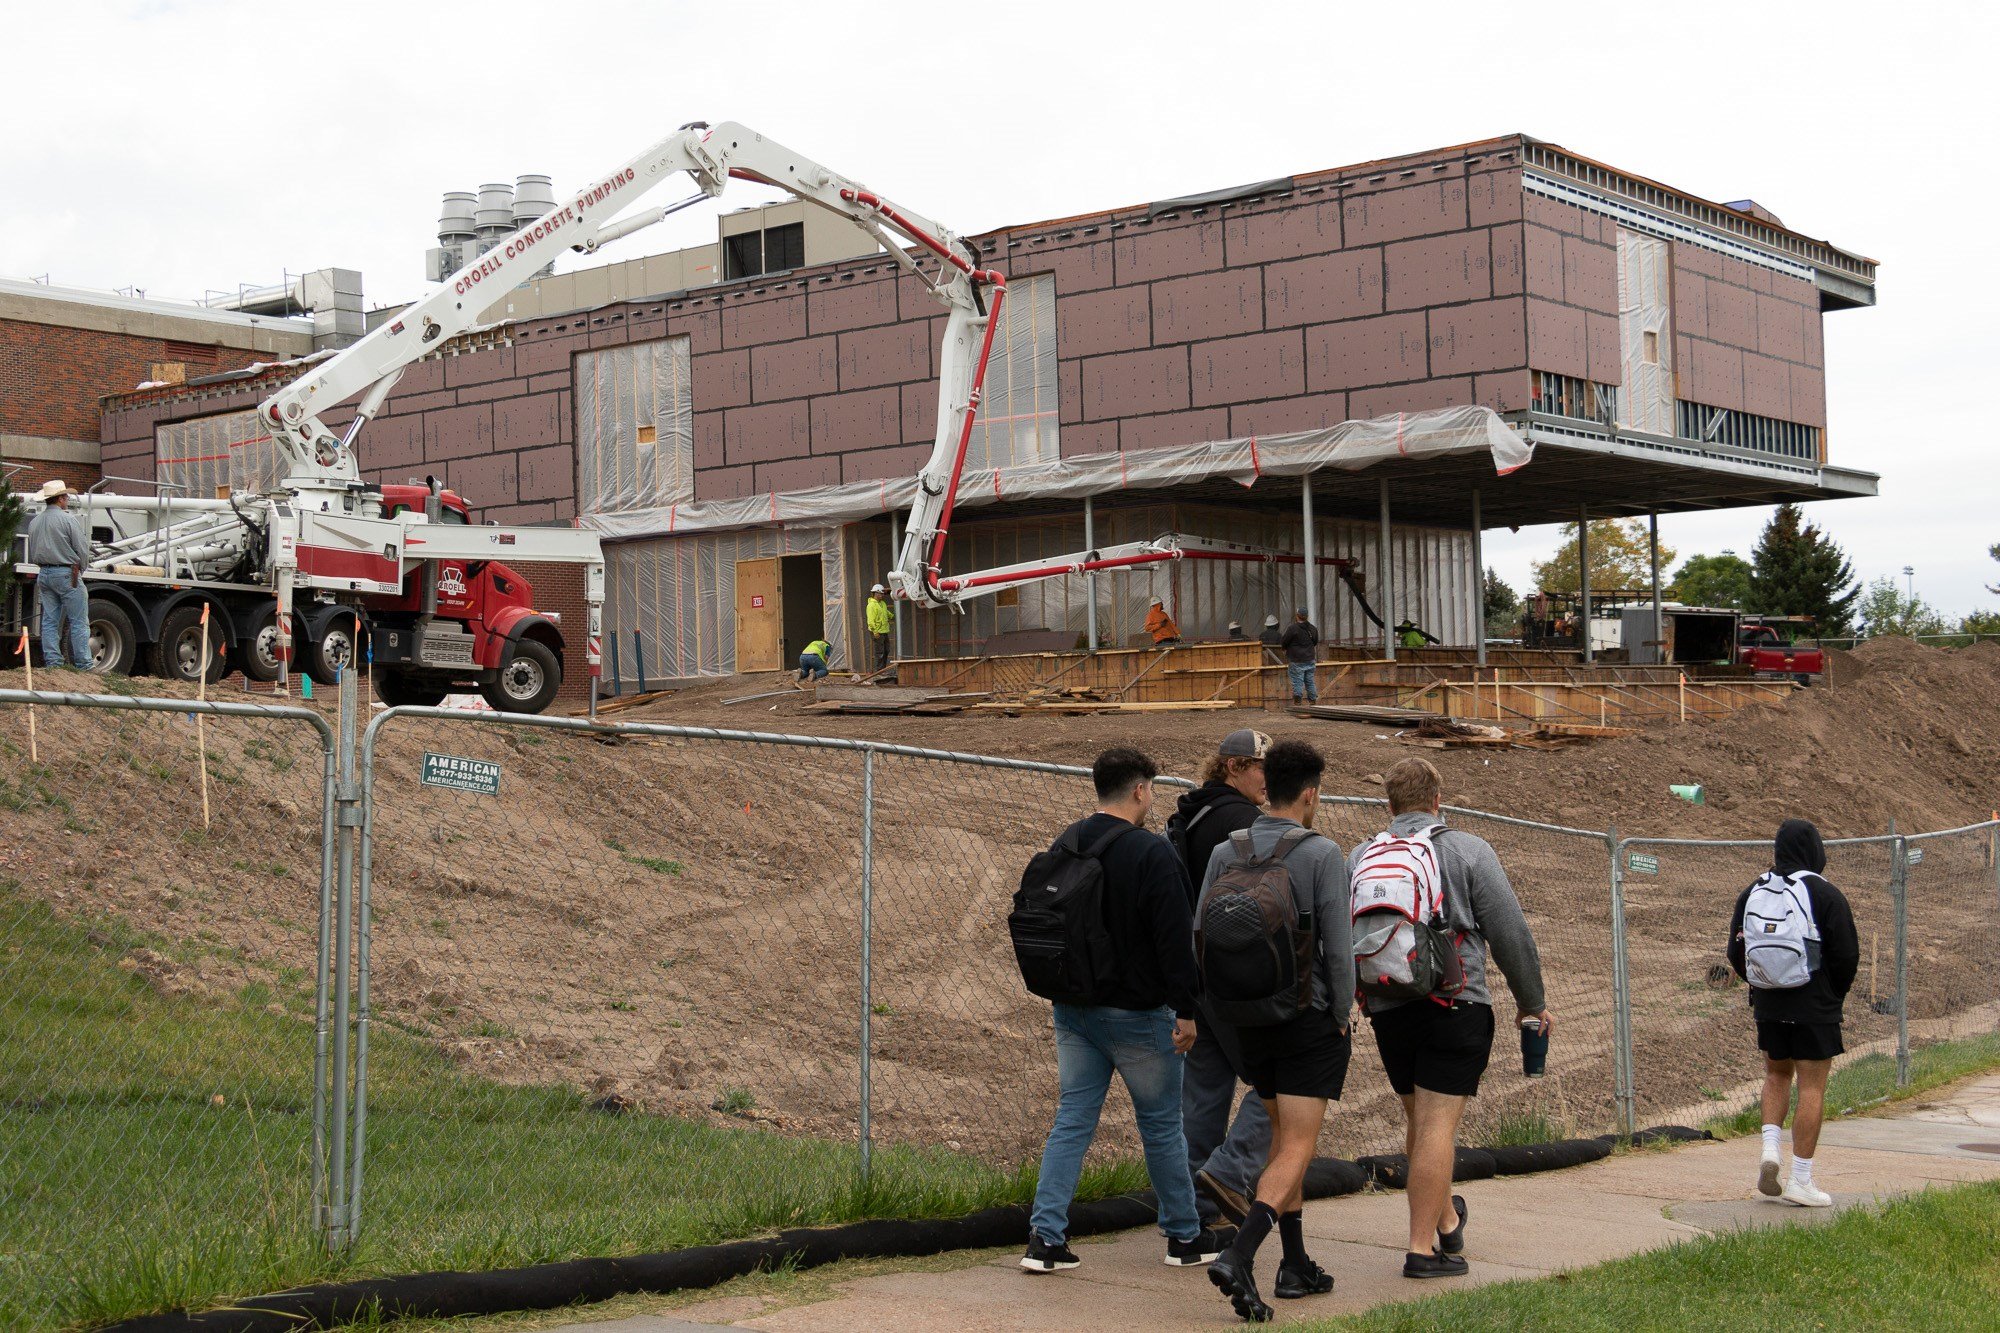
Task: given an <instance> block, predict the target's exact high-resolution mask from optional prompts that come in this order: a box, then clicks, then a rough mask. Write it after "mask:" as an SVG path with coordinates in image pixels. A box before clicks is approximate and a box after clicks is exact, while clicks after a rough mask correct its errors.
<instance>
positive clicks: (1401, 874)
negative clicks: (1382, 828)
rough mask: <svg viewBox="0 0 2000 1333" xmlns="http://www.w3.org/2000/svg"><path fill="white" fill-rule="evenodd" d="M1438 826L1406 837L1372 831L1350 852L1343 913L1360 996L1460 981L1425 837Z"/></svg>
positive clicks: (1440, 991) (1421, 992) (1427, 990)
mask: <svg viewBox="0 0 2000 1333" xmlns="http://www.w3.org/2000/svg"><path fill="white" fill-rule="evenodd" d="M1443 827H1444V826H1443V825H1442V824H1440V825H1437V826H1436V827H1435V828H1430V829H1424V830H1422V831H1420V832H1417V833H1413V834H1410V835H1409V836H1407V837H1405V836H1402V835H1399V834H1394V833H1378V834H1376V835H1375V837H1374V838H1372V839H1371V840H1370V841H1369V843H1368V845H1367V846H1366V847H1363V848H1362V849H1361V850H1360V852H1358V853H1357V854H1356V855H1355V858H1354V868H1353V869H1352V871H1350V872H1349V875H1348V916H1349V919H1350V922H1351V924H1352V938H1353V941H1354V976H1355V984H1356V988H1357V989H1358V990H1359V991H1360V992H1361V994H1362V995H1364V996H1374V997H1376V998H1378V999H1388V1000H1416V999H1425V998H1436V997H1449V996H1452V995H1456V994H1457V993H1458V992H1459V991H1461V990H1463V989H1465V970H1464V967H1463V966H1462V965H1461V963H1460V962H1459V957H1458V949H1457V947H1456V943H1455V941H1454V939H1453V938H1452V935H1451V933H1450V929H1449V926H1448V924H1447V922H1446V920H1445V910H1444V876H1443V875H1442V874H1441V873H1440V872H1439V870H1438V859H1437V848H1436V847H1434V846H1433V845H1432V844H1431V835H1432V834H1433V833H1435V832H1437V831H1439V830H1440V829H1442V828H1443ZM1447 1002H1449V1001H1448V999H1447Z"/></svg>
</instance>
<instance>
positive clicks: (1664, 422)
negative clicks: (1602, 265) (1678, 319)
mask: <svg viewBox="0 0 2000 1333" xmlns="http://www.w3.org/2000/svg"><path fill="white" fill-rule="evenodd" d="M1673 272H1674V266H1673V252H1672V247H1671V246H1670V245H1669V243H1668V242H1666V241H1664V240H1661V239H1660V238H1659V237H1657V236H1643V235H1641V234H1640V233H1638V232H1635V231H1627V230H1626V229H1624V228H1623V227H1621V228H1619V229H1618V344H1619V350H1620V352H1621V354H1622V355H1623V357H1624V364H1625V392H1624V393H1623V394H1621V395H1619V399H1618V407H1619V415H1620V416H1621V418H1622V420H1621V422H1620V424H1621V425H1625V426H1629V427H1630V428H1631V429H1633V430H1636V431H1644V432H1645V433H1646V434H1649V435H1672V434H1673V433H1674V424H1675V422H1674V416H1675V413H1674V329H1673V309H1674V304H1673V303H1674V297H1673Z"/></svg>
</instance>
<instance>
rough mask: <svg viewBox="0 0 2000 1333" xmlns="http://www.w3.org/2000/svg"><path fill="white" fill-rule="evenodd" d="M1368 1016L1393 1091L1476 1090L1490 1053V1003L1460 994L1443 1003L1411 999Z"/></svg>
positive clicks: (1456, 1093) (1473, 1093) (1468, 1093)
mask: <svg viewBox="0 0 2000 1333" xmlns="http://www.w3.org/2000/svg"><path fill="white" fill-rule="evenodd" d="M1368 1017H1369V1020H1370V1021H1371V1022H1373V1023H1374V1025H1375V1049H1376V1050H1378V1051H1380V1052H1382V1068H1383V1069H1384V1070H1385V1071H1386V1072H1387V1073H1388V1075H1389V1086H1390V1087H1392V1088H1394V1089H1395V1090H1396V1095H1397V1096H1399V1097H1407V1096H1409V1095H1410V1094H1411V1093H1412V1092H1415V1091H1416V1090H1417V1089H1418V1088H1424V1089H1427V1090H1428V1091H1431V1092H1441V1093H1444V1094H1446V1095H1447V1096H1452V1097H1477V1096H1478V1095H1479V1076H1480V1075H1481V1074H1484V1073H1485V1072H1486V1061H1487V1059H1488V1058H1489V1057H1491V1055H1492V1054H1493V1006H1492V1005H1490V1004H1474V1003H1472V1002H1471V1001H1469V1000H1460V1001H1459V1002H1458V1003H1456V1004H1454V1005H1452V1006H1451V1007H1450V1008H1448V1009H1447V1008H1446V1007H1445V1006H1443V1005H1441V1004H1437V1003H1435V1002H1433V1001H1431V1000H1412V1001H1410V1002H1409V1003H1408V1004H1399V1005H1397V1006H1396V1007H1395V1008H1393V1009H1384V1010H1382V1011H1381V1012H1380V1013H1374V1014H1370V1015H1369V1016H1368Z"/></svg>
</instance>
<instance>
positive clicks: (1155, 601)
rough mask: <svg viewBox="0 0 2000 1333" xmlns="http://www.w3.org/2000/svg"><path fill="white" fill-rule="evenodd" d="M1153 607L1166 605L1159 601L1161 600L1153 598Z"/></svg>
mask: <svg viewBox="0 0 2000 1333" xmlns="http://www.w3.org/2000/svg"><path fill="white" fill-rule="evenodd" d="M1153 605H1154V606H1165V605H1166V603H1165V602H1163V601H1161V600H1160V599H1159V598H1157V597H1155V598H1154V599H1153Z"/></svg>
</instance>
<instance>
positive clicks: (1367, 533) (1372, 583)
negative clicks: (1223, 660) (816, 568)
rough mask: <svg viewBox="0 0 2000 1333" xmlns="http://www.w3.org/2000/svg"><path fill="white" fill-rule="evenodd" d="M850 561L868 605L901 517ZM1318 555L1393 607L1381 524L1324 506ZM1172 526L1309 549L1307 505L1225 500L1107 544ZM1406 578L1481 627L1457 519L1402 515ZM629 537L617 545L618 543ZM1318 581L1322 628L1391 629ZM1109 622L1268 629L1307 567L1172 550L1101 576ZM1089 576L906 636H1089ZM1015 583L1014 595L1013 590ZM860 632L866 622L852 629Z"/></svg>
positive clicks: (1373, 633)
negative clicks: (1453, 523)
mask: <svg viewBox="0 0 2000 1333" xmlns="http://www.w3.org/2000/svg"><path fill="white" fill-rule="evenodd" d="M848 531H849V532H850V534H852V537H851V540H852V542H853V551H852V558H851V561H850V565H849V570H850V575H849V577H850V583H851V587H850V589H849V591H848V597H849V605H850V606H858V604H859V602H860V600H861V599H862V598H863V597H865V595H866V589H867V586H868V584H870V583H872V582H874V581H876V580H877V579H879V578H880V577H881V571H883V570H884V569H886V568H887V566H888V562H889V561H890V560H891V559H893V554H892V552H891V551H890V548H889V530H888V525H887V524H884V523H866V524H856V525H854V526H853V527H851V528H849V529H848ZM1313 531H1314V536H1315V537H1316V538H1317V546H1318V551H1317V553H1316V554H1317V557H1318V558H1319V559H1320V560H1321V561H1331V560H1334V559H1336V558H1342V559H1348V560H1353V561H1356V562H1357V563H1358V565H1359V569H1360V574H1361V578H1362V586H1363V587H1364V589H1365V590H1366V591H1367V594H1368V599H1369V602H1370V604H1371V605H1373V606H1375V607H1376V609H1377V610H1378V611H1380V610H1382V609H1383V608H1382V604H1381V599H1382V591H1381V590H1382V588H1383V583H1384V580H1383V577H1382V573H1381V569H1380V563H1381V553H1380V542H1379V537H1380V532H1381V530H1380V528H1378V527H1377V526H1376V525H1375V524H1372V523H1367V522H1362V521H1358V520H1351V519H1336V518H1325V517H1322V518H1320V519H1319V520H1318V521H1317V522H1316V523H1315V524H1314V525H1313ZM1163 532H1178V533H1185V534H1188V535H1190V536H1198V537H1201V536H1205V537H1214V538H1217V539H1219V540H1226V541H1234V542H1241V543H1245V544H1249V545H1253V546H1259V547H1263V548H1265V549H1267V550H1273V551H1284V552H1293V553H1296V552H1299V551H1302V550H1303V549H1304V540H1303V538H1304V531H1303V526H1302V523H1301V520H1300V516H1299V515H1297V514H1282V513H1275V514H1274V513H1269V512H1264V511H1252V510H1240V509H1232V508H1229V507H1227V506H1222V505H1192V504H1190V505H1144V506H1135V507H1131V508H1126V509H1109V508H1104V507H1101V506H1100V507H1099V509H1098V511H1097V514H1096V521H1095V536H1096V538H1097V541H1098V544H1099V545H1111V544H1114V543H1117V542H1127V541H1140V540H1145V539H1147V538H1151V537H1156V536H1158V535H1160V534H1161V533H1163ZM1392 532H1393V540H1392V547H1393V551H1392V558H1393V559H1394V561H1395V565H1396V568H1395V574H1396V579H1395V588H1394V590H1393V594H1392V605H1391V606H1390V607H1389V615H1390V619H1391V623H1394V621H1395V620H1396V619H1400V618H1401V617H1403V616H1406V615H1407V616H1408V617H1410V619H1412V620H1414V621H1416V623H1417V624H1419V625H1421V626H1422V627H1423V628H1425V629H1427V630H1429V631H1430V632H1431V633H1432V634H1434V635H1436V636H1437V637H1438V638H1439V639H1441V640H1443V641H1444V642H1445V643H1448V644H1470V643H1472V642H1474V636H1475V635H1476V634H1477V633H1478V632H1479V624H1480V618H1479V616H1480V612H1479V607H1480V596H1479V591H1478V589H1479V584H1480V581H1479V579H1478V577H1477V575H1476V573H1475V571H1474V570H1473V567H1472V556H1473V553H1472V534H1471V533H1469V532H1465V531H1458V530H1453V529H1445V528H1429V527H1416V526H1402V525H1395V526H1393V527H1392ZM952 543H953V549H954V551H955V555H954V563H960V562H962V563H964V564H965V565H967V566H968V567H973V568H981V569H984V568H992V567H994V566H999V565H1006V564H1011V563H1013V562H1015V561H1020V560H1030V559H1033V558H1035V557H1038V556H1045V555H1046V556H1054V555H1062V554H1068V553H1073V552H1075V551H1078V550H1081V549H1083V547H1084V544H1085V543H1084V540H1083V515H1082V513H1081V512H1079V513H1077V514H1076V515H1075V516H1074V517H1065V518H1036V519H1008V520H1004V521H988V522H971V523H966V524H963V525H961V526H959V527H957V528H955V529H954V530H953V533H952ZM613 549H616V548H613ZM1314 574H1315V579H1316V581H1317V583H1318V585H1319V608H1320V612H1319V627H1320V633H1321V634H1322V635H1323V636H1324V637H1325V638H1327V639H1328V640H1332V641H1347V642H1357V643H1376V642H1380V640H1381V630H1379V629H1378V628H1377V627H1376V626H1375V625H1374V624H1373V622H1371V621H1369V620H1368V618H1367V616H1366V614H1365V613H1364V612H1363V611H1362V609H1361V607H1360V605H1359V603H1357V602H1356V601H1355V599H1354V595H1353V593H1351V592H1350V591H1349V590H1348V588H1347V586H1346V585H1345V584H1344V583H1343V582H1342V581H1341V580H1340V577H1339V575H1338V574H1337V573H1336V572H1335V570H1334V568H1333V567H1332V565H1331V564H1319V565H1317V566H1316V567H1315V570H1314ZM1096 582H1097V632H1098V637H1099V640H1100V642H1101V643H1103V644H1104V645H1106V646H1108V647H1114V648H1115V647H1127V646H1132V645H1134V644H1144V643H1146V642H1149V641H1150V640H1149V638H1148V637H1147V636H1146V635H1145V622H1146V608H1147V606H1148V604H1149V603H1150V602H1151V600H1152V599H1153V598H1154V597H1159V598H1162V599H1163V600H1165V602H1166V603H1167V606H1168V609H1169V610H1171V611H1172V612H1173V613H1174V616H1175V619H1176V620H1177V621H1178V622H1179V624H1180V627H1181V633H1182V634H1183V635H1184V636H1186V637H1187V638H1189V639H1220V638H1223V637H1225V636H1226V634H1227V631H1228V626H1229V622H1230V621H1232V620H1235V621H1239V622H1241V623H1242V625H1243V628H1244V632H1245V633H1246V634H1248V635H1249V636H1250V637H1252V638H1255V637H1256V636H1257V632H1258V631H1259V630H1260V629H1261V628H1262V627H1263V623H1264V617H1265V616H1266V615H1275V616H1277V617H1278V620H1279V623H1280V624H1287V623H1290V621H1291V618H1292V612H1293V610H1294V609H1295V608H1297V607H1301V606H1304V605H1305V604H1306V597H1305V567H1304V566H1303V565H1291V564H1274V565H1265V564H1248V563H1243V564H1239V563H1236V562H1234V561H1221V560H1169V561H1161V562H1160V563H1158V564H1154V565H1141V566H1137V567H1134V568H1132V569H1130V570H1122V571H1118V572H1115V573H1102V574H1099V575H1098V576H1097V580H1096ZM1089 586H1090V581H1089V579H1088V577H1087V576H1085V575H1081V574H1065V575H1058V576H1056V577H1053V578H1048V579H1043V580H1041V581H1040V582H1038V583H1032V584H1027V585H1024V586H1022V587H1020V588H1017V589H1012V590H1010V592H1009V593H1003V594H1001V595H999V596H996V597H978V598H973V599H971V600H970V601H967V602H965V603H963V604H962V605H963V610H962V612H953V611H948V610H942V609H937V610H933V609H928V608H922V607H917V606H914V605H912V604H910V603H907V602H898V603H897V604H896V613H897V614H898V615H900V616H904V617H907V618H908V621H909V629H908V630H907V631H906V635H907V637H906V639H905V643H906V646H907V648H908V651H910V652H911V653H913V654H914V655H916V656H919V657H930V656H947V657H948V656H958V655H964V654H966V653H969V652H971V651H972V650H973V649H974V648H975V647H976V646H977V645H978V644H980V643H981V642H983V641H984V640H985V639H987V638H989V637H991V636H993V635H995V634H1007V633H1012V632H1014V631H1017V630H1053V631H1060V632H1063V633H1066V634H1069V635H1072V636H1074V640H1073V641H1074V642H1075V643H1076V644H1077V645H1078V646H1081V645H1082V642H1083V634H1084V630H1085V626H1086V624H1087V613H1086V605H1087V601H1088V598H1089V596H1090V592H1089ZM1010 594H1011V595H1010ZM852 632H854V633H859V632H860V630H859V629H858V628H855V629H853V631H852Z"/></svg>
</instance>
